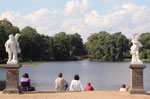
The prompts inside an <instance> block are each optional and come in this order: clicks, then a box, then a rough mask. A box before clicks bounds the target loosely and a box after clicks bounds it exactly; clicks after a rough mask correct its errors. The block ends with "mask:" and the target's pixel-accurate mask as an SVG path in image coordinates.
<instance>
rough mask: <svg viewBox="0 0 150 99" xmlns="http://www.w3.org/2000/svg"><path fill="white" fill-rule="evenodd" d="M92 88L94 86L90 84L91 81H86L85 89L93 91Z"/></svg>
mask: <svg viewBox="0 0 150 99" xmlns="http://www.w3.org/2000/svg"><path fill="white" fill-rule="evenodd" d="M93 90H94V88H93V87H92V86H91V83H90V82H88V83H87V86H86V87H85V91H93Z"/></svg>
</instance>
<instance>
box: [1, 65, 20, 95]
mask: <svg viewBox="0 0 150 99" xmlns="http://www.w3.org/2000/svg"><path fill="white" fill-rule="evenodd" d="M4 67H5V69H6V89H4V90H3V93H19V68H20V67H21V64H5V65H4Z"/></svg>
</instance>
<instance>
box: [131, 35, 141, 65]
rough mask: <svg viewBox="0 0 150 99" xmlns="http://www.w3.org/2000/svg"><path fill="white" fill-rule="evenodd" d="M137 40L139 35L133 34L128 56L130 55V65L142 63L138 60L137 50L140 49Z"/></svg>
mask: <svg viewBox="0 0 150 99" xmlns="http://www.w3.org/2000/svg"><path fill="white" fill-rule="evenodd" d="M139 39H140V35H139V34H137V33H135V34H134V40H132V43H133V45H132V46H131V48H130V49H131V51H130V54H131V55H132V60H131V64H143V62H142V61H141V60H140V59H139V48H140V47H142V44H141V43H140V41H139Z"/></svg>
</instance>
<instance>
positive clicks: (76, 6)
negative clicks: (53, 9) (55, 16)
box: [65, 0, 90, 16]
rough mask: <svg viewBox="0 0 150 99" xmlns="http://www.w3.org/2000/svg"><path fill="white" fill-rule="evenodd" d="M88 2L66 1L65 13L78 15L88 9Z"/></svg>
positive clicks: (84, 0)
mask: <svg viewBox="0 0 150 99" xmlns="http://www.w3.org/2000/svg"><path fill="white" fill-rule="evenodd" d="M89 7H90V5H89V3H88V1H87V0H82V1H80V0H71V1H68V2H67V3H66V8H65V15H71V16H79V15H80V14H84V13H86V12H87V11H88V10H89Z"/></svg>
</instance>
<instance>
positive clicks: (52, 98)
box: [0, 91, 150, 99]
mask: <svg viewBox="0 0 150 99" xmlns="http://www.w3.org/2000/svg"><path fill="white" fill-rule="evenodd" d="M0 99H150V95H138V94H132V95H131V94H129V93H128V92H111V91H92V92H64V93H34V94H3V93H2V92H0Z"/></svg>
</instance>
